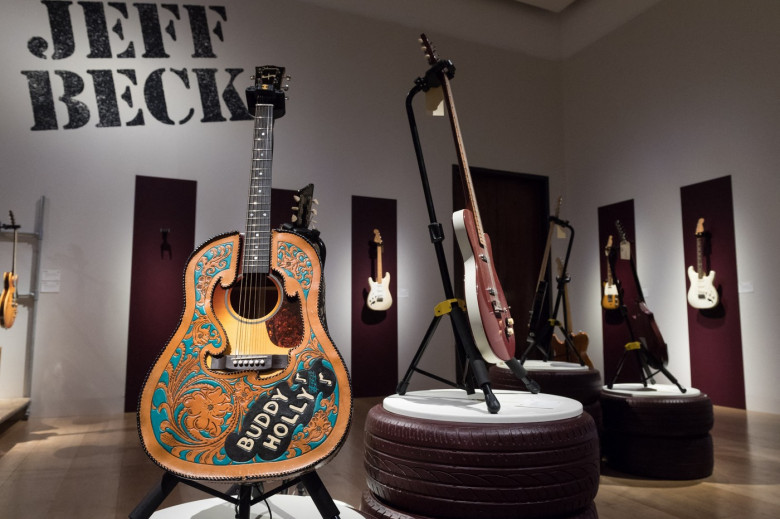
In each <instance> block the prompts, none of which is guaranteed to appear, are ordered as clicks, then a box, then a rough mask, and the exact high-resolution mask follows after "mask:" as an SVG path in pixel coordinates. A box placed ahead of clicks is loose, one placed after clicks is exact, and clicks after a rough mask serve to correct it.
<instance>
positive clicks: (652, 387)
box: [604, 382, 701, 398]
mask: <svg viewBox="0 0 780 519" xmlns="http://www.w3.org/2000/svg"><path fill="white" fill-rule="evenodd" d="M683 387H685V386H683ZM604 392H605V393H611V394H613V395H628V396H635V397H659V396H674V397H679V398H690V397H694V396H699V395H701V391H699V390H698V389H696V388H695V387H686V388H685V393H683V392H681V391H680V388H679V387H677V386H675V385H674V384H648V385H647V387H645V386H643V385H642V384H641V383H639V382H636V383H626V384H614V385H613V386H612V389H609V388H608V387H607V386H604Z"/></svg>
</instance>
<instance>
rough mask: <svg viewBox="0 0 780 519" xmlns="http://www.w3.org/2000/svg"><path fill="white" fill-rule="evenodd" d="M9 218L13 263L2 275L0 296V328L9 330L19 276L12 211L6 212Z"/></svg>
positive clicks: (14, 315)
mask: <svg viewBox="0 0 780 519" xmlns="http://www.w3.org/2000/svg"><path fill="white" fill-rule="evenodd" d="M8 214H9V216H10V217H11V227H12V228H13V230H14V249H13V262H12V263H11V272H5V273H4V274H3V294H2V296H0V326H2V327H3V328H10V327H11V326H13V324H14V321H16V309H17V306H18V303H17V299H16V281H17V280H18V278H19V276H17V275H16V237H17V230H18V226H17V225H16V220H14V213H13V211H9V212H8Z"/></svg>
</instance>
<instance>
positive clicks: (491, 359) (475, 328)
mask: <svg viewBox="0 0 780 519" xmlns="http://www.w3.org/2000/svg"><path fill="white" fill-rule="evenodd" d="M452 229H453V230H454V231H455V241H457V242H458V247H459V248H460V255H461V256H462V257H463V284H464V286H465V287H466V289H465V296H466V316H467V317H468V319H469V324H470V325H471V334H472V336H473V337H474V343H475V344H476V345H477V349H478V350H479V353H480V354H481V355H482V358H484V359H485V362H487V363H490V364H498V363H499V362H503V361H505V360H507V359H501V358H499V357H498V356H497V355H496V354H495V353H493V350H492V348H491V347H490V342H489V341H488V338H487V335H485V327H484V324H483V323H482V316H481V315H480V313H479V295H478V293H477V291H478V290H479V282H478V280H477V259H476V257H475V256H474V249H473V248H472V247H471V242H470V241H469V233H468V230H467V229H466V220H465V213H464V211H463V210H460V211H457V212H455V213H453V214H452Z"/></svg>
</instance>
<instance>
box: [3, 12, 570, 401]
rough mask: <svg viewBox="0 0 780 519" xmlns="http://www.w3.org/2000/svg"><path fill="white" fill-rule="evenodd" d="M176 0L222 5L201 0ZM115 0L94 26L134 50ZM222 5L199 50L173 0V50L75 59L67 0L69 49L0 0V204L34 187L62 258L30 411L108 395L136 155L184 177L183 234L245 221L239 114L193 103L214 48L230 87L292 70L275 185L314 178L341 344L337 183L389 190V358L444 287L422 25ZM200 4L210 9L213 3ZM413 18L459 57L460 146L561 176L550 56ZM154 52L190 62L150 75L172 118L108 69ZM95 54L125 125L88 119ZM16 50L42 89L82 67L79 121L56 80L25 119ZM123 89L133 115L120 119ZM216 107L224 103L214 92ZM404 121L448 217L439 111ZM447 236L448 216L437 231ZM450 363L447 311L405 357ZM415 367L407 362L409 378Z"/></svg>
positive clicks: (342, 216)
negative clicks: (188, 205)
mask: <svg viewBox="0 0 780 519" xmlns="http://www.w3.org/2000/svg"><path fill="white" fill-rule="evenodd" d="M188 4H202V5H220V4H219V3H218V2H213V1H209V2H203V1H202V0H197V1H194V2H188ZM127 5H128V12H129V15H128V18H127V19H123V20H122V26H123V30H124V36H125V40H124V41H121V40H119V38H118V36H116V35H115V34H114V33H111V39H110V42H111V44H112V47H113V50H114V54H116V53H117V52H119V51H120V50H123V49H124V48H126V47H127V44H128V42H129V41H133V42H134V43H135V47H136V49H137V54H138V55H139V56H140V54H141V53H142V48H143V42H142V40H141V35H140V28H139V26H138V15H137V11H136V10H135V8H134V7H133V4H132V3H128V4H127ZM158 5H159V4H158ZM223 5H225V7H226V9H227V21H226V22H224V21H223V22H222V29H223V33H224V35H225V41H224V42H220V41H218V40H217V39H216V38H215V37H213V36H212V42H213V44H214V49H215V53H216V55H217V58H211V59H205V58H192V56H191V55H192V53H193V49H192V46H191V43H189V42H190V41H191V37H190V35H189V25H188V23H187V17H186V12H184V9H183V8H181V9H180V10H181V15H182V16H181V20H179V21H176V20H174V24H175V27H176V30H177V36H178V38H177V40H176V41H175V42H174V41H173V40H171V39H170V38H169V37H168V36H167V35H166V36H164V41H165V44H166V50H168V53H169V54H170V56H171V57H170V58H167V59H162V58H155V59H151V58H141V57H138V58H135V59H119V58H116V57H112V58H101V59H96V58H89V59H88V58H87V57H86V55H87V52H88V51H87V38H86V35H85V30H84V22H83V15H82V10H81V7H80V6H79V5H78V4H76V3H73V4H72V5H71V7H70V12H71V16H72V19H73V23H74V31H75V35H76V36H75V40H76V52H75V53H74V55H73V56H72V57H69V58H66V59H61V60H52V59H51V48H50V49H49V50H48V51H47V54H46V55H47V59H45V60H42V59H40V58H38V57H36V56H34V55H33V54H32V53H31V52H30V51H29V50H28V49H27V42H28V41H29V40H30V39H31V38H33V37H35V36H40V37H43V38H44V39H46V40H48V41H49V42H51V34H50V31H49V27H48V21H47V17H46V9H45V8H44V6H43V4H40V3H39V2H31V1H24V0H9V1H6V2H4V3H3V5H2V7H0V12H1V13H2V16H0V31H1V32H2V34H3V37H4V45H3V46H2V48H1V49H0V62H2V63H3V68H4V72H5V74H3V75H2V77H0V91H2V92H3V96H2V98H0V117H1V118H2V124H0V156H1V157H2V159H3V166H2V173H0V175H2V183H1V185H2V187H1V188H0V212H2V214H3V215H4V214H6V211H7V209H13V210H14V212H15V214H16V216H17V220H18V221H19V222H20V223H21V224H22V225H23V229H22V230H24V231H31V230H32V227H33V223H34V209H35V204H36V201H37V200H38V199H39V197H41V196H42V195H45V196H46V197H47V199H48V210H47V214H46V220H45V230H44V232H45V238H44V243H43V258H42V267H43V269H53V270H59V271H60V272H61V278H62V279H61V289H60V291H59V292H58V293H44V294H41V295H40V298H39V301H38V325H37V334H36V343H35V351H34V357H35V365H34V370H33V388H32V408H31V410H32V413H33V414H34V415H37V416H57V415H77V414H94V413H106V412H121V410H122V407H123V398H124V397H123V392H124V374H125V359H126V354H127V352H126V347H127V334H128V329H127V322H128V311H129V297H130V294H129V290H130V255H131V243H132V242H131V240H132V221H133V220H132V218H133V192H134V181H135V176H136V175H150V176H161V177H173V178H184V179H193V180H196V181H197V182H198V200H197V222H196V243H201V242H203V241H205V240H207V239H208V238H210V237H211V236H213V235H215V234H218V233H221V232H224V231H229V230H232V229H236V228H240V227H241V226H242V225H243V205H244V203H245V192H246V186H247V180H248V166H249V158H250V157H251V148H250V145H251V122H214V123H200V122H199V119H200V118H201V117H202V113H201V112H200V108H199V106H200V105H199V97H198V92H197V88H196V87H195V85H194V74H193V73H192V69H194V68H217V69H218V70H219V71H220V72H219V73H218V78H219V80H220V81H221V84H220V87H221V88H222V87H224V85H225V82H226V78H227V74H226V73H225V72H224V69H225V68H243V69H244V70H245V72H244V73H243V74H242V75H241V76H240V77H239V78H238V79H237V80H236V88H237V89H238V90H239V92H240V93H241V94H242V96H243V90H244V88H245V86H247V85H248V84H249V83H250V80H249V75H250V73H251V71H252V70H253V67H254V66H255V65H263V64H276V65H283V66H286V67H287V69H288V72H289V73H290V74H291V75H292V76H293V80H292V82H291V90H290V92H289V96H290V100H289V102H288V111H287V115H286V116H285V117H284V118H283V119H281V120H280V121H278V122H277V124H276V132H275V133H276V135H275V161H274V185H275V186H276V187H280V188H286V189H297V188H300V187H302V186H303V185H305V184H306V183H308V182H314V183H315V186H316V187H315V192H316V196H317V198H318V199H319V201H320V208H319V210H320V216H319V218H318V220H319V228H320V229H321V231H322V236H323V238H324V240H325V242H326V244H327V246H328V262H327V266H326V280H327V284H328V291H327V312H328V323H329V327H330V332H331V335H332V337H333V339H334V342H335V343H336V345H337V347H338V348H339V349H340V351H341V352H342V353H343V354H344V356H345V358H346V360H347V362H349V359H350V357H351V356H350V352H351V351H352V348H358V347H360V345H358V344H352V343H351V340H350V323H349V308H350V297H349V291H350V288H351V287H350V276H349V271H348V269H349V265H350V259H349V258H350V252H349V250H350V243H349V236H350V231H349V227H350V222H351V218H352V215H351V214H350V197H351V196H352V195H362V196H377V197H387V198H395V199H397V200H398V203H399V211H398V218H399V221H398V230H399V243H398V246H399V250H398V272H397V278H396V279H397V280H398V287H399V288H400V289H406V290H408V292H409V297H408V298H398V299H397V304H398V311H399V323H400V324H399V343H400V344H399V348H400V354H399V355H400V358H399V370H400V371H401V373H403V371H404V370H405V369H406V367H407V366H408V363H409V362H410V360H411V356H412V354H413V352H414V351H415V350H416V348H417V346H418V344H419V341H420V340H421V338H422V335H423V334H424V332H425V329H426V328H427V326H428V323H429V322H430V319H431V316H432V309H433V306H434V305H435V304H436V303H438V302H439V301H440V300H441V299H443V293H442V290H441V286H440V281H439V277H438V272H437V270H436V261H435V255H434V252H433V247H432V246H431V244H430V240H429V237H428V229H427V224H428V216H427V212H426V208H425V204H424V199H423V196H422V189H421V187H420V181H419V175H418V170H417V165H416V161H415V158H414V152H413V149H412V144H411V138H410V136H409V129H408V123H407V119H406V114H405V110H404V99H405V97H406V93H407V92H408V91H409V89H410V88H411V87H412V86H413V82H414V79H415V78H416V77H418V76H419V75H421V74H423V73H424V72H425V70H426V68H427V65H426V64H425V62H424V60H423V58H422V54H421V53H420V51H419V47H418V44H417V41H416V40H417V36H418V35H419V33H420V32H423V31H427V28H426V27H418V28H410V27H403V26H400V25H395V24H391V23H384V22H372V21H369V20H368V19H366V18H363V17H359V16H355V15H350V14H345V13H341V12H338V11H331V10H328V9H325V8H322V7H318V6H313V5H311V4H308V3H302V2H298V1H293V0H286V1H285V2H273V1H268V0H266V1H251V2H250V1H242V2H236V1H232V2H224V4H223ZM106 13H108V14H109V15H110V16H109V25H108V26H109V28H110V27H112V25H113V23H114V21H115V20H116V19H117V18H118V17H119V16H118V14H117V12H116V11H115V10H114V9H113V8H109V7H108V6H107V5H106ZM208 13H209V20H210V23H211V25H212V26H213V24H214V23H215V22H216V20H217V17H216V16H215V15H214V13H213V12H211V11H209V12H208ZM160 16H161V18H162V20H163V24H167V22H168V21H169V20H171V19H172V17H171V15H170V13H168V12H167V11H164V10H162V9H161V10H160ZM421 25H422V24H421ZM427 32H428V33H429V36H430V37H431V38H432V39H433V40H434V42H435V43H436V44H437V47H438V48H439V51H440V52H441V53H442V56H443V57H447V58H451V59H453V61H455V63H456V66H457V76H456V79H455V81H454V82H453V89H454V92H455V98H456V103H457V105H458V109H459V110H458V111H459V116H460V120H461V124H462V126H463V134H464V139H465V143H466V149H467V151H468V153H469V158H470V162H471V163H472V164H473V165H475V166H482V167H488V168H495V169H506V170H513V171H522V172H530V173H535V174H540V175H549V176H551V177H553V185H554V186H556V185H557V187H554V189H556V190H557V189H561V187H562V184H561V183H560V179H561V176H562V171H563V160H562V155H561V150H562V148H563V133H562V129H561V118H562V114H561V97H560V87H559V85H560V76H559V72H560V64H558V63H556V62H552V61H548V60H543V59H536V58H530V57H526V56H522V55H517V54H513V53H510V52H507V51H501V50H496V49H494V48H489V47H485V46H480V45H474V44H471V43H466V42H464V41H461V40H458V39H456V38H453V37H446V38H437V35H436V34H435V33H432V32H430V31H427ZM158 68H165V69H166V70H167V71H169V70H170V69H171V68H177V69H181V68H187V70H188V73H189V78H190V82H191V83H190V89H186V88H184V87H183V86H182V84H181V83H180V82H179V81H178V80H177V79H175V78H174V77H173V76H172V75H171V73H170V72H166V73H165V74H166V75H165V76H164V77H165V81H166V86H165V90H166V98H167V103H168V109H169V113H170V114H171V117H172V118H173V119H175V120H178V119H180V118H181V117H183V116H184V115H185V114H186V113H187V110H188V109H189V108H190V107H194V108H195V111H196V113H195V116H194V117H193V119H192V120H190V121H189V122H188V123H186V124H182V125H178V124H177V125H165V124H162V123H160V122H158V121H156V120H155V119H154V118H152V117H151V116H150V114H149V113H148V111H147V110H146V108H145V106H144V101H143V99H144V98H143V88H142V86H140V85H139V86H133V85H130V84H129V82H128V81H127V80H126V79H123V77H122V76H119V75H118V74H117V73H116V71H117V70H118V69H133V70H135V71H136V74H137V76H138V81H139V83H142V82H143V81H145V80H146V78H147V77H148V76H149V74H150V73H151V72H152V71H153V70H155V69H158ZM92 69H108V70H112V71H114V77H115V81H116V84H117V86H116V89H117V93H118V95H119V94H121V93H122V91H123V90H124V88H125V86H130V91H131V94H132V97H133V101H134V106H133V108H132V109H131V108H130V107H128V106H127V105H125V104H122V103H121V102H120V106H121V109H120V112H121V117H122V122H123V126H122V127H115V128H97V127H95V124H96V123H97V115H96V111H97V103H96V100H95V95H94V93H93V92H92V90H91V89H92V84H91V77H90V76H89V74H88V73H87V72H86V71H87V70H92ZM23 70H45V71H49V72H50V76H51V77H52V84H53V88H54V90H55V92H54V94H55V97H57V96H59V95H61V90H62V84H61V82H60V81H59V79H58V77H56V76H55V75H54V74H53V71H54V70H68V71H72V72H75V73H77V74H79V75H80V76H82V77H83V78H84V79H85V83H86V87H85V92H84V93H83V94H82V95H80V96H78V99H79V100H81V101H82V102H84V103H86V105H87V106H88V107H89V109H90V112H91V113H92V117H93V119H92V120H90V122H89V123H88V124H87V125H86V126H84V127H82V128H76V129H68V130H66V129H62V125H63V124H64V123H65V121H67V116H66V113H65V107H64V105H63V104H62V103H60V102H59V101H56V100H55V104H56V108H57V116H58V121H59V128H60V129H57V130H48V131H31V129H30V128H31V127H32V126H33V114H32V109H31V101H30V96H29V93H28V89H27V80H26V78H25V76H24V75H23V74H22V73H21V71H23ZM420 101H421V100H420ZM420 106H421V105H420ZM139 107H140V108H141V110H142V111H144V112H145V119H146V124H145V125H144V126H138V127H127V126H125V125H124V123H126V122H127V121H128V120H130V119H131V117H132V116H134V115H135V113H136V111H137V110H138V108H139ZM223 114H225V115H227V110H226V109H225V108H224V106H223ZM418 123H419V126H420V133H421V136H422V138H423V144H424V147H425V153H426V161H427V166H428V171H429V174H430V176H431V184H432V188H433V191H434V194H435V199H436V200H435V201H436V208H437V213H438V215H439V219H440V220H442V222H444V223H446V222H448V220H449V216H448V214H449V212H450V211H451V207H450V198H451V191H450V171H451V169H450V168H451V164H452V163H454V162H455V160H456V157H455V152H454V148H453V144H452V138H451V134H450V130H449V127H448V123H447V121H446V119H443V118H439V119H435V120H434V119H431V118H426V117H424V116H423V115H422V114H421V113H418ZM0 220H2V221H6V218H5V217H0ZM449 240H451V237H450V236H449V235H448V243H450V244H451V243H452V242H451V241H449ZM449 247H451V245H448V246H447V248H448V250H449ZM23 249H24V248H23ZM28 249H29V247H27V248H26V249H24V250H23V251H22V254H20V269H19V275H20V285H21V288H20V290H21V291H22V292H28V291H29V289H30V288H29V286H28V285H29V272H26V271H25V267H24V265H25V264H26V263H29V254H28ZM0 255H1V256H0V261H3V262H4V261H6V259H7V261H9V262H10V245H9V244H8V243H7V242H0ZM150 304H153V302H150ZM26 318H27V309H26V308H20V316H19V318H18V321H17V323H16V324H15V325H14V328H12V329H11V330H0V346H2V357H1V358H0V398H7V397H13V396H20V395H21V393H22V384H21V375H20V373H21V371H22V366H23V359H24V351H23V349H24V341H25V333H24V332H25V329H26ZM161 346H162V345H161ZM451 366H452V338H451V333H450V331H449V328H448V326H440V328H439V331H438V332H437V334H436V337H435V342H434V344H432V346H431V348H430V349H429V351H428V353H427V354H426V357H425V359H424V362H423V363H422V364H421V367H424V368H426V369H429V370H431V371H435V372H438V373H440V374H442V375H445V376H451V375H452V374H451V369H450V367H451ZM378 369H381V367H378ZM429 385H430V382H428V380H427V379H425V378H424V377H422V376H417V377H415V378H414V379H413V385H412V389H415V388H417V387H427V386H429Z"/></svg>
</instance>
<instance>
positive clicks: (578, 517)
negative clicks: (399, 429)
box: [360, 491, 599, 519]
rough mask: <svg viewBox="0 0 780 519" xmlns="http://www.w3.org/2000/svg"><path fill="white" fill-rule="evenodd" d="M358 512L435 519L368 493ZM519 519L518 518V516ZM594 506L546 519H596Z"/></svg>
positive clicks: (385, 518) (377, 517)
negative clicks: (394, 506) (413, 512)
mask: <svg viewBox="0 0 780 519" xmlns="http://www.w3.org/2000/svg"><path fill="white" fill-rule="evenodd" d="M360 512H361V513H362V514H363V515H364V516H366V517H368V518H369V519H435V518H432V517H430V516H423V515H416V514H407V513H404V512H402V511H400V510H396V509H395V508H393V507H392V506H389V505H386V504H385V503H383V502H382V501H381V500H380V499H378V498H377V497H376V496H375V495H374V494H372V493H371V492H369V491H365V492H363V496H362V499H361V502H360ZM483 517H484V519H491V518H490V517H489V516H482V515H477V516H475V518H474V519H482V518H483ZM518 517H519V516H518ZM598 517H599V515H598V511H597V509H596V504H595V503H594V502H591V503H590V504H589V505H588V506H587V507H585V508H584V509H583V510H580V511H577V512H575V513H574V514H572V515H566V516H556V517H555V518H548V519H598Z"/></svg>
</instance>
